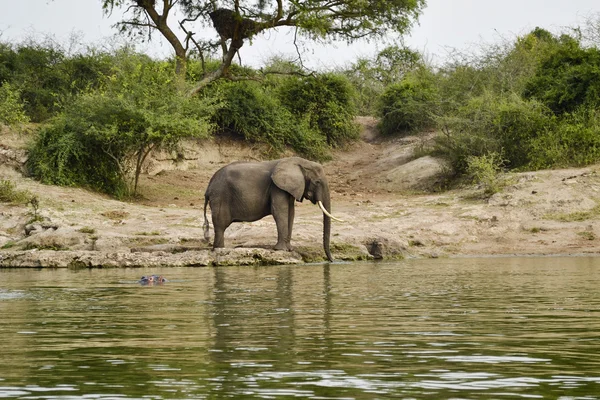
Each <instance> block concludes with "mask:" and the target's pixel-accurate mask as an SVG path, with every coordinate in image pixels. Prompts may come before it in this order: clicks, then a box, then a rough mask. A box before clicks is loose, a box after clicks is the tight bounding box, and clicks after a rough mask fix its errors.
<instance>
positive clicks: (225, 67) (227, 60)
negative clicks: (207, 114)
mask: <svg viewBox="0 0 600 400" xmlns="http://www.w3.org/2000/svg"><path fill="white" fill-rule="evenodd" d="M234 43H235V45H234ZM243 44H244V43H243V42H242V41H241V40H240V41H235V42H234V41H232V43H231V45H230V46H229V50H227V53H226V54H225V57H223V62H222V63H221V65H219V68H218V69H217V70H216V71H214V72H211V73H210V74H208V75H206V76H205V77H204V78H202V80H201V81H200V82H198V84H197V85H196V87H195V88H193V89H192V90H191V91H190V93H189V95H190V96H193V95H195V94H197V93H198V92H200V91H201V90H202V89H204V88H205V87H206V86H208V84H210V83H211V82H214V81H216V80H217V79H219V78H220V77H222V76H223V75H226V74H228V73H229V67H230V66H231V62H232V61H233V57H234V56H235V53H237V51H238V50H239V49H240V48H241V47H242V45H243Z"/></svg>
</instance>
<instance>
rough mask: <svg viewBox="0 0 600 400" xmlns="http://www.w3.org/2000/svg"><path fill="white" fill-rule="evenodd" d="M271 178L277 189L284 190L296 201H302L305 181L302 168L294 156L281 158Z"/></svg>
mask: <svg viewBox="0 0 600 400" xmlns="http://www.w3.org/2000/svg"><path fill="white" fill-rule="evenodd" d="M271 179H273V183H275V185H277V187H278V188H279V189H281V190H285V191H286V192H288V193H289V194H291V195H292V196H294V198H295V199H296V200H297V201H302V196H303V195H304V186H305V184H306V182H305V180H304V173H303V172H302V168H300V165H299V164H298V162H297V161H296V160H295V159H294V157H291V158H286V159H283V160H281V161H280V162H279V163H278V164H277V166H276V167H275V170H274V171H273V174H272V175H271Z"/></svg>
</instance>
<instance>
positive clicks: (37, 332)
mask: <svg viewBox="0 0 600 400" xmlns="http://www.w3.org/2000/svg"><path fill="white" fill-rule="evenodd" d="M150 273H159V274H162V275H165V276H166V277H167V278H169V279H170V281H169V282H168V283H167V284H165V285H162V286H140V285H139V284H137V283H136V281H137V280H138V279H139V278H140V276H142V275H147V274H150ZM0 282H1V283H0V316H1V317H0V337H1V338H2V347H1V348H0V361H1V362H0V398H27V399H37V398H53V399H56V398H64V399H82V398H115V397H119V398H156V399H162V398H169V399H170V398H257V397H262V398H285V397H300V398H357V399H371V398H392V397H393V398H431V399H442V398H463V399H490V398H524V397H525V398H532V397H533V398H563V399H576V398H586V399H595V398H600V357H599V356H598V354H600V292H599V290H598V288H599V287H600V285H599V284H600V259H599V258H492V259H453V260H440V259H437V260H410V261H404V262H399V263H364V264H333V265H313V266H283V267H260V268H250V267H239V268H237V267H228V268H187V269H178V268H176V269H162V270H161V269H153V270H150V269H148V270H146V269H121V270H83V271H68V270H0Z"/></svg>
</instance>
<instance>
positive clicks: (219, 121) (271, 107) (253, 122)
mask: <svg viewBox="0 0 600 400" xmlns="http://www.w3.org/2000/svg"><path fill="white" fill-rule="evenodd" d="M215 86H216V87H217V90H218V92H219V93H220V96H221V97H222V99H223V103H224V104H223V107H221V108H220V109H219V110H218V111H217V112H216V113H215V114H214V117H213V118H214V122H215V124H216V125H217V126H218V127H219V129H220V131H221V132H228V133H233V134H235V135H238V136H240V137H242V138H244V139H245V140H247V141H250V142H254V143H265V144H267V145H268V146H269V151H268V153H269V155H270V156H276V155H279V154H281V153H282V152H283V151H284V150H285V148H286V146H290V147H292V148H293V149H294V150H295V151H297V152H298V153H300V154H302V155H303V156H306V157H308V158H311V159H316V160H323V159H325V158H327V157H328V149H327V143H326V140H325V137H324V136H322V135H321V134H320V133H319V131H318V130H316V129H314V128H313V127H311V124H310V120H309V118H308V117H304V118H299V117H297V116H296V115H294V114H293V113H292V112H291V111H290V110H289V109H287V108H286V107H284V106H283V105H282V104H281V102H280V101H279V99H278V98H277V97H276V96H275V95H273V93H272V92H271V91H269V90H268V89H266V88H264V87H263V86H261V85H260V84H258V83H256V82H226V81H223V82H219V83H218V84H217V85H215Z"/></svg>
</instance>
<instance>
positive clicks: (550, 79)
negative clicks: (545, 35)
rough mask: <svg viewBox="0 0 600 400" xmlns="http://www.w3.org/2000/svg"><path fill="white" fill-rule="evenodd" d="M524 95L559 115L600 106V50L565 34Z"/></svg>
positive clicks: (543, 62)
mask: <svg viewBox="0 0 600 400" xmlns="http://www.w3.org/2000/svg"><path fill="white" fill-rule="evenodd" d="M524 96H525V98H535V99H537V100H539V101H541V102H542V103H544V104H545V105H547V106H548V107H549V108H550V109H552V111H554V112H555V113H556V114H558V115H560V114H563V113H570V112H574V111H575V110H576V109H577V108H579V107H580V106H582V105H586V106H588V107H598V106H600V50H599V49H597V48H595V47H590V48H582V47H581V45H580V43H579V41H578V40H576V39H574V38H572V37H570V36H566V35H563V36H562V37H561V38H560V41H559V42H558V44H557V45H556V47H555V48H554V49H553V51H551V52H549V54H548V55H546V57H545V58H544V59H543V61H542V62H541V64H540V65H539V67H538V68H537V70H536V72H535V74H534V75H533V76H532V77H531V78H530V79H529V81H528V82H527V84H526V86H525V89H524Z"/></svg>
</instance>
